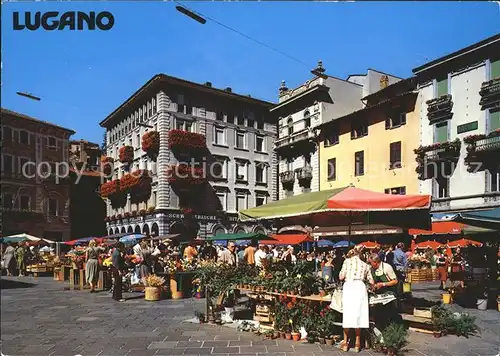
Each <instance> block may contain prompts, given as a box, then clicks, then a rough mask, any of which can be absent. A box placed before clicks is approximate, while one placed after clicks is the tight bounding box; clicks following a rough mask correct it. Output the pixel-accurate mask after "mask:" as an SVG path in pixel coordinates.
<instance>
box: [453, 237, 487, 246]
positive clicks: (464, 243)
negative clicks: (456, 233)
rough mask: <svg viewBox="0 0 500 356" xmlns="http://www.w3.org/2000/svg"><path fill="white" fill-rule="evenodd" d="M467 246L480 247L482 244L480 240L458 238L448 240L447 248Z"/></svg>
mask: <svg viewBox="0 0 500 356" xmlns="http://www.w3.org/2000/svg"><path fill="white" fill-rule="evenodd" d="M467 246H478V247H481V246H483V244H482V243H480V242H477V241H474V240H469V239H460V240H456V241H452V242H448V247H449V248H457V247H467Z"/></svg>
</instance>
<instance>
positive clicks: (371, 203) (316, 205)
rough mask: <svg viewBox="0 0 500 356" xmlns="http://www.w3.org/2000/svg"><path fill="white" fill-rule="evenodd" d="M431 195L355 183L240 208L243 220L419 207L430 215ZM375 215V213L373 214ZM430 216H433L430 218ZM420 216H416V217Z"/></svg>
mask: <svg viewBox="0 0 500 356" xmlns="http://www.w3.org/2000/svg"><path fill="white" fill-rule="evenodd" d="M430 203H431V197H430V196H429V195H396V194H384V193H377V192H372V191H369V190H365V189H359V188H355V187H344V188H338V189H331V190H324V191H319V192H312V193H305V194H300V195H294V196H292V197H289V198H286V199H283V200H278V201H274V202H271V203H269V204H265V205H261V206H258V207H255V208H252V209H247V210H243V211H240V213H239V215H240V219H241V220H243V221H244V220H266V219H268V220H269V219H283V218H296V217H302V216H311V215H317V214H318V213H320V214H321V213H326V214H328V213H341V212H343V213H346V212H348V213H349V212H359V213H374V212H383V213H387V212H402V211H403V212H407V211H410V212H411V213H412V214H414V213H415V211H417V210H421V211H425V212H426V213H427V215H428V211H429V208H430ZM374 215H375V217H376V214H374ZM427 219H428V220H430V218H427ZM414 220H417V219H414Z"/></svg>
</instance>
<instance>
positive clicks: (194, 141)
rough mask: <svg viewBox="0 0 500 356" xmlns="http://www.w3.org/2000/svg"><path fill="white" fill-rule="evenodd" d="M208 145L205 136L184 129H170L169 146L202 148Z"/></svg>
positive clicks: (173, 147)
mask: <svg viewBox="0 0 500 356" xmlns="http://www.w3.org/2000/svg"><path fill="white" fill-rule="evenodd" d="M206 145H207V142H206V138H205V136H203V135H201V134H197V133H194V132H188V131H184V130H170V131H169V133H168V148H170V149H176V148H181V147H182V148H191V149H192V148H195V149H202V148H205V147H206Z"/></svg>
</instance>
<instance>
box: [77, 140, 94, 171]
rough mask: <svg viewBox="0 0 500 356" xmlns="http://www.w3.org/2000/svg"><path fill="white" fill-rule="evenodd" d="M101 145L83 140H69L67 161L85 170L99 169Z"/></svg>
mask: <svg viewBox="0 0 500 356" xmlns="http://www.w3.org/2000/svg"><path fill="white" fill-rule="evenodd" d="M101 155H102V151H101V147H100V146H99V144H97V143H93V142H89V141H85V140H71V141H70V142H69V161H70V162H71V163H74V164H75V166H78V167H82V168H84V169H85V170H86V171H99V170H100V167H101Z"/></svg>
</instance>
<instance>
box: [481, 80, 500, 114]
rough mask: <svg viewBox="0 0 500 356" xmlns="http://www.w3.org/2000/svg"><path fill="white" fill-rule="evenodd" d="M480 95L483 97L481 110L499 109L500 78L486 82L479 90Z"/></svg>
mask: <svg viewBox="0 0 500 356" xmlns="http://www.w3.org/2000/svg"><path fill="white" fill-rule="evenodd" d="M479 95H481V100H480V101H479V105H481V109H483V110H485V109H488V108H493V107H499V106H500V78H495V79H492V80H489V81H487V82H484V83H483V84H482V85H481V89H480V90H479Z"/></svg>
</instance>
